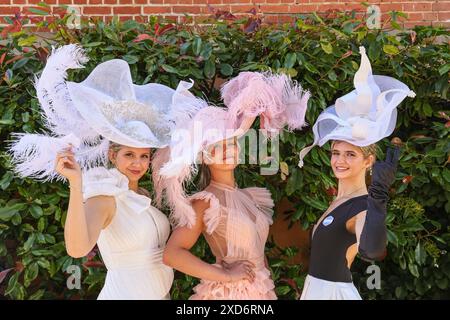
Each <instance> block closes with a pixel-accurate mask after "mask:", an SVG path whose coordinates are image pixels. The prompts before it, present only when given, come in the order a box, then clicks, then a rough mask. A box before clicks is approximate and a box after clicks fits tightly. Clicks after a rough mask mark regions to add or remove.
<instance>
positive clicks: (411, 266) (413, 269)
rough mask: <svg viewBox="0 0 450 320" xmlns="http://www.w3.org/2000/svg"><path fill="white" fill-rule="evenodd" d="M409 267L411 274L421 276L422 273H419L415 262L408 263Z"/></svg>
mask: <svg viewBox="0 0 450 320" xmlns="http://www.w3.org/2000/svg"><path fill="white" fill-rule="evenodd" d="M408 269H409V272H411V274H412V275H413V276H414V277H416V278H419V277H420V274H419V270H418V269H417V265H416V264H414V263H408Z"/></svg>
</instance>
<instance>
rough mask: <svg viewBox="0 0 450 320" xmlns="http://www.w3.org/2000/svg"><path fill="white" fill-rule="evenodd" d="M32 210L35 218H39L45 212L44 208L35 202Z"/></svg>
mask: <svg viewBox="0 0 450 320" xmlns="http://www.w3.org/2000/svg"><path fill="white" fill-rule="evenodd" d="M30 212H31V215H32V216H33V218H35V219H39V218H40V217H42V215H43V214H44V211H43V210H42V208H41V207H40V206H37V205H35V204H33V205H32V206H31V207H30Z"/></svg>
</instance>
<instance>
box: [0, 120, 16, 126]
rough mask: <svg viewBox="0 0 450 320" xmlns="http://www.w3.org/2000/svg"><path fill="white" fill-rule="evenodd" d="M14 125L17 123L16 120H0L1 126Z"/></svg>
mask: <svg viewBox="0 0 450 320" xmlns="http://www.w3.org/2000/svg"><path fill="white" fill-rule="evenodd" d="M14 123H15V121H14V119H0V124H6V125H8V124H14Z"/></svg>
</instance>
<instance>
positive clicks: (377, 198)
mask: <svg viewBox="0 0 450 320" xmlns="http://www.w3.org/2000/svg"><path fill="white" fill-rule="evenodd" d="M399 155H400V149H399V148H397V147H395V148H388V150H387V152H386V160H385V161H377V162H376V163H375V164H374V165H373V167H372V183H371V184H370V186H369V189H368V193H369V195H368V197H367V214H366V220H365V222H364V227H363V230H362V232H361V236H360V239H359V249H358V250H359V254H360V255H361V257H362V258H364V259H366V260H370V261H372V260H379V259H381V258H383V256H384V252H385V250H386V240H387V236H386V211H387V206H386V205H387V201H388V199H389V195H388V193H389V188H390V186H391V185H392V183H393V182H394V179H395V173H396V171H397V164H398V158H399Z"/></svg>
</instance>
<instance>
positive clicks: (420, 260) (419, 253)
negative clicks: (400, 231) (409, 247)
mask: <svg viewBox="0 0 450 320" xmlns="http://www.w3.org/2000/svg"><path fill="white" fill-rule="evenodd" d="M414 254H415V259H416V262H417V264H418V265H419V266H420V265H423V264H425V259H426V257H427V256H426V252H425V249H424V248H423V246H422V243H421V242H420V241H419V242H417V246H416V250H414Z"/></svg>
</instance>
